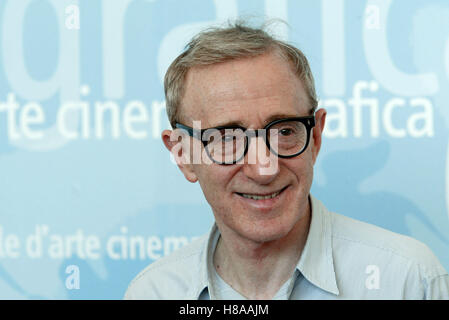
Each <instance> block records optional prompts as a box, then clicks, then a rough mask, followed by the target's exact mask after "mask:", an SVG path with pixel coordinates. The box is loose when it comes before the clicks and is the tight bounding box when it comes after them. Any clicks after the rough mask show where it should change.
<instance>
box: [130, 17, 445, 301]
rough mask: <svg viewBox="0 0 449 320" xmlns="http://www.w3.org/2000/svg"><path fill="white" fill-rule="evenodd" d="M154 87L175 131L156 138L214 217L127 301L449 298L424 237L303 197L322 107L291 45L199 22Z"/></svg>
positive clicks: (135, 285) (154, 268)
mask: <svg viewBox="0 0 449 320" xmlns="http://www.w3.org/2000/svg"><path fill="white" fill-rule="evenodd" d="M164 85H165V94H166V102H167V113H168V117H169V119H170V123H171V125H172V127H173V128H174V129H175V130H173V131H170V130H165V131H163V133H162V139H163V142H164V144H165V146H166V147H167V148H168V149H169V150H170V151H171V152H172V154H173V156H174V157H175V159H176V161H177V164H178V167H179V168H180V169H181V171H182V173H183V174H184V176H185V178H186V179H187V180H188V181H190V182H192V183H194V182H197V181H198V182H199V183H200V186H201V188H202V190H203V193H204V195H205V197H206V200H207V201H208V203H209V204H210V206H211V209H212V212H213V214H214V217H215V224H214V226H213V227H212V229H211V230H210V232H209V234H207V235H205V236H204V237H202V238H200V239H198V240H196V241H194V242H192V243H191V244H189V245H187V246H185V247H183V248H181V249H179V250H178V251H176V252H174V253H172V254H171V255H170V256H168V257H164V258H162V259H160V260H158V261H156V262H154V263H152V264H151V265H150V266H148V267H147V268H146V269H145V270H143V271H142V272H141V273H140V274H139V275H138V276H137V277H136V278H135V279H134V280H133V281H132V283H131V284H130V286H129V288H128V290H127V292H126V294H125V298H126V299H245V298H247V299H441V298H444V299H447V298H449V277H448V274H447V272H446V271H445V270H444V268H443V267H442V266H441V264H440V263H439V262H438V260H437V258H436V257H435V256H434V255H433V254H432V252H431V251H430V250H429V249H428V248H427V247H426V246H425V245H424V244H422V243H420V242H418V241H416V240H414V239H411V238H409V237H406V236H402V235H399V234H395V233H392V232H390V231H387V230H384V229H381V228H378V227H376V226H373V225H369V224H366V223H363V222H359V221H355V220H353V219H350V218H347V217H344V216H342V215H339V214H336V213H332V212H330V211H328V210H327V209H326V208H325V207H324V205H323V204H322V203H321V202H320V201H319V200H318V199H316V198H314V197H313V196H312V195H310V193H309V192H310V188H311V184H312V178H313V166H314V164H315V161H316V158H317V156H318V153H319V151H320V147H321V139H322V132H323V128H324V124H325V119H326V111H325V110H324V109H319V110H316V109H317V104H318V102H317V96H316V93H315V86H314V80H313V76H312V73H311V70H310V68H309V64H308V62H307V59H306V57H305V56H304V55H303V54H302V52H301V51H300V50H298V49H297V48H295V47H293V46H291V45H289V44H287V43H284V42H282V41H279V40H276V39H274V38H273V37H272V36H270V35H269V34H267V33H266V32H265V31H263V30H261V29H255V28H251V27H248V26H245V25H243V24H239V23H236V24H235V25H232V26H229V27H226V28H214V29H209V30H206V31H204V32H202V33H200V34H199V35H197V36H196V37H195V38H194V39H193V40H192V41H191V42H190V43H189V44H188V46H187V48H186V50H185V52H183V53H182V54H181V55H180V56H179V57H178V58H177V59H176V60H175V61H174V62H173V63H172V64H171V66H170V68H169V69H168V71H167V74H166V76H165V83H164ZM247 129H248V130H247ZM195 159H196V161H195Z"/></svg>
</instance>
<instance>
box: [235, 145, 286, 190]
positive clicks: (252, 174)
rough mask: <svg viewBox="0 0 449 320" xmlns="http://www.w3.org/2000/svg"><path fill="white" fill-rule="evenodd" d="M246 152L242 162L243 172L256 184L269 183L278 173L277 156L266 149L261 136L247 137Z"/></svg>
mask: <svg viewBox="0 0 449 320" xmlns="http://www.w3.org/2000/svg"><path fill="white" fill-rule="evenodd" d="M248 140H249V141H248V143H249V146H248V152H247V154H246V155H245V158H244V163H243V168H242V170H243V173H244V174H245V175H246V176H247V177H248V178H249V179H251V180H253V181H254V182H256V183H258V184H269V183H270V182H272V181H273V180H274V179H275V178H276V176H277V175H278V174H279V163H278V160H279V159H278V157H277V156H276V155H274V154H273V153H272V152H270V150H269V149H268V147H267V145H266V143H265V140H264V138H263V137H261V136H259V137H254V136H253V137H250V138H249V139H248Z"/></svg>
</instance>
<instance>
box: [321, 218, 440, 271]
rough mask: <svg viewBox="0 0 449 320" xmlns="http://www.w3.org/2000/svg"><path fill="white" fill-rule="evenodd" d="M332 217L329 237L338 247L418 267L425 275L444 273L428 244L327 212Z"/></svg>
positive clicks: (378, 258)
mask: <svg viewBox="0 0 449 320" xmlns="http://www.w3.org/2000/svg"><path fill="white" fill-rule="evenodd" d="M329 214H330V217H331V221H332V239H333V243H334V245H335V247H336V248H335V249H336V250H337V251H338V250H339V249H342V250H349V251H352V254H354V252H355V251H357V252H359V254H360V255H359V257H363V256H365V255H367V256H369V257H370V261H376V259H375V257H376V258H377V260H378V261H388V262H390V263H391V262H394V263H396V264H400V265H402V266H403V267H404V268H411V267H412V266H414V267H418V268H420V269H421V270H422V272H423V273H424V275H425V276H427V277H436V276H439V275H444V274H446V271H445V270H444V268H443V267H442V266H441V264H440V262H439V261H438V258H437V257H436V256H435V255H434V253H433V252H432V251H431V250H430V248H429V247H428V246H427V245H426V244H424V243H422V242H421V241H418V240H416V239H414V238H412V237H409V236H406V235H402V234H399V233H395V232H392V231H389V230H386V229H384V228H381V227H378V226H375V225H372V224H369V223H366V222H363V221H359V220H356V219H352V218H349V217H346V216H343V215H341V214H338V213H334V212H329ZM351 248H352V249H353V250H351Z"/></svg>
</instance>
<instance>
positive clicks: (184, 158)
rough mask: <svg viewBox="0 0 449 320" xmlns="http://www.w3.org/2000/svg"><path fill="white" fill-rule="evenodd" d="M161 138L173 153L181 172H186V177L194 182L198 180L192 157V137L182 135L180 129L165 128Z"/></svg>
mask: <svg viewBox="0 0 449 320" xmlns="http://www.w3.org/2000/svg"><path fill="white" fill-rule="evenodd" d="M161 138H162V142H164V145H165V147H166V148H167V149H168V150H169V151H170V152H171V154H172V155H173V158H174V159H175V161H176V164H177V165H178V167H179V169H180V170H181V172H182V173H183V174H184V177H185V178H186V179H187V180H188V181H190V182H192V183H194V182H196V181H198V177H197V175H196V173H195V171H194V167H193V164H192V161H191V157H190V137H188V136H187V137H186V136H185V135H182V134H181V133H180V130H176V131H172V130H164V131H162V134H161ZM180 138H181V139H180ZM179 140H181V141H179Z"/></svg>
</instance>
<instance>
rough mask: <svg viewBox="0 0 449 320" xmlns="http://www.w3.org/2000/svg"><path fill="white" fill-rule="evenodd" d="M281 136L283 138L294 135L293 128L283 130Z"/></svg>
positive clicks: (280, 132) (280, 131)
mask: <svg viewBox="0 0 449 320" xmlns="http://www.w3.org/2000/svg"><path fill="white" fill-rule="evenodd" d="M279 134H280V135H282V136H289V135H291V134H293V129H291V128H282V129H280V130H279Z"/></svg>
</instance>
